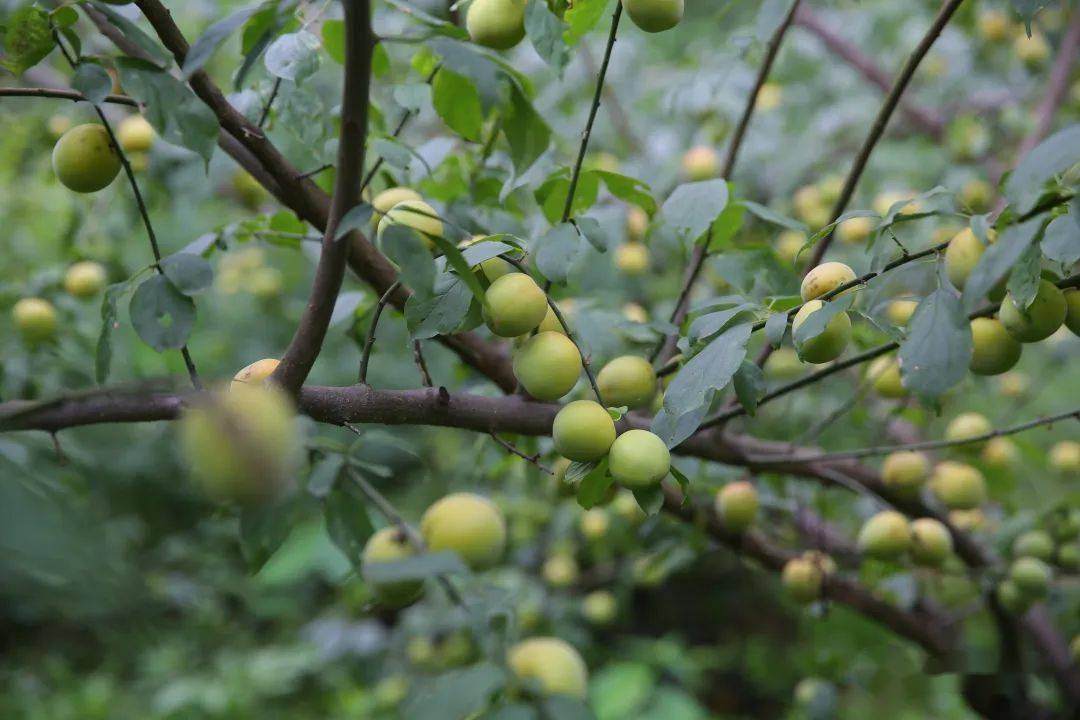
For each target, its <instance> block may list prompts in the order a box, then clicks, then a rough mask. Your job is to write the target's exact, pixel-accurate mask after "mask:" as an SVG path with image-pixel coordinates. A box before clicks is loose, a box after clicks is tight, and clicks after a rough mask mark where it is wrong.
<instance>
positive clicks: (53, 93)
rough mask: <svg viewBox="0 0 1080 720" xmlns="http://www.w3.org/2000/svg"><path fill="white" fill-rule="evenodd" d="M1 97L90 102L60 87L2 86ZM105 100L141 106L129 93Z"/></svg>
mask: <svg viewBox="0 0 1080 720" xmlns="http://www.w3.org/2000/svg"><path fill="white" fill-rule="evenodd" d="M0 97H29V98H35V97H37V98H54V99H57V100H71V101H72V102H90V101H89V100H87V99H86V96H85V95H83V94H82V93H81V92H78V91H76V90H63V89H60V88H40V87H5V88H0ZM104 102H107V103H113V104H115V105H127V106H128V107H133V108H137V107H139V101H138V100H136V99H135V98H130V97H128V96H127V95H106V96H105V100H104Z"/></svg>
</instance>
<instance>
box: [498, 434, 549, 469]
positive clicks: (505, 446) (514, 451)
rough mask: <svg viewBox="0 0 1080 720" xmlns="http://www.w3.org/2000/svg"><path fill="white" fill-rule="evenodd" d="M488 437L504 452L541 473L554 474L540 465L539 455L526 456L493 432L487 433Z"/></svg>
mask: <svg viewBox="0 0 1080 720" xmlns="http://www.w3.org/2000/svg"><path fill="white" fill-rule="evenodd" d="M488 435H491V437H492V438H493V439H494V440H495V442H497V443H499V445H501V446H502V448H503V449H504V450H506V452H508V453H510V454H511V455H516V456H518V457H519V458H521V459H522V460H525V461H526V462H530V463H532V464H533V465H535V466H536V467H538V468H540V470H541V471H543V472H545V473H547V474H548V475H554V474H555V471H554V470H552V469H551V468H549V467H547V466H545V465H543V464H541V463H540V453H535V454H533V455H526V454H525V453H524V452H523V451H522V450H520V449H518V447H517V446H516V445H514V444H513V443H511V442H508V441H506V440H503V439H502V438H501V437H499V436H498V435H496V434H495V433H494V432H490V433H488Z"/></svg>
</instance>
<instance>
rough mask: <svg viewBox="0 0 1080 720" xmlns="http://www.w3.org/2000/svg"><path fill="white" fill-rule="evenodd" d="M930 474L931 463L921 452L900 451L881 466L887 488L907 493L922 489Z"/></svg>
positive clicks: (886, 459)
mask: <svg viewBox="0 0 1080 720" xmlns="http://www.w3.org/2000/svg"><path fill="white" fill-rule="evenodd" d="M929 474H930V461H929V460H927V458H926V456H925V455H923V454H922V453H921V452H915V451H913V450H900V451H898V452H894V453H892V454H890V455H888V456H887V457H886V458H885V461H884V462H883V463H882V464H881V479H882V481H883V482H884V483H885V486H886V487H888V488H891V489H894V490H896V491H897V492H901V493H907V492H911V491H914V490H917V489H918V488H920V487H922V485H923V483H924V482H926V477H927V475H929Z"/></svg>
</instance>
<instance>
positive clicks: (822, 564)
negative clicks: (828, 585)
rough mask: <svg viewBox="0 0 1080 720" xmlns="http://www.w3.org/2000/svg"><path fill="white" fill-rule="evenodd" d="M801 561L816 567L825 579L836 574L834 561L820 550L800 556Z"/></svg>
mask: <svg viewBox="0 0 1080 720" xmlns="http://www.w3.org/2000/svg"><path fill="white" fill-rule="evenodd" d="M802 559H803V560H805V561H807V562H808V563H810V564H812V565H813V566H814V567H816V568H817V569H818V571H819V572H820V573H821V575H822V577H823V578H825V579H828V578H830V577H832V576H833V575H835V574H836V561H835V560H833V559H832V556H831V555H828V554H827V553H823V552H821V551H820V550H807V551H806V552H804V553H803V554H802Z"/></svg>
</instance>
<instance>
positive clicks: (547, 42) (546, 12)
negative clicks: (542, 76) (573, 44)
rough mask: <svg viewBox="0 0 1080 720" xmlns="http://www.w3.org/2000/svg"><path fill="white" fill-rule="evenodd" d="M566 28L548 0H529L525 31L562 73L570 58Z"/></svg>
mask: <svg viewBox="0 0 1080 720" xmlns="http://www.w3.org/2000/svg"><path fill="white" fill-rule="evenodd" d="M564 30H566V25H564V24H563V22H562V21H561V20H559V18H557V17H555V15H554V14H553V13H552V12H551V10H550V9H549V8H548V4H547V0H529V5H528V7H526V8H525V33H526V34H527V35H528V36H529V41H530V42H532V45H533V47H534V48H536V52H537V54H538V55H539V56H540V57H542V58H543V59H544V62H546V63H547V64H548V65H550V66H551V67H553V68H555V70H556V71H558V72H560V73H561V72H562V70H563V68H565V67H566V63H567V61H568V60H569V59H570V51H569V49H568V48H567V47H566V42H565V41H564V40H563V31H564Z"/></svg>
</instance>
